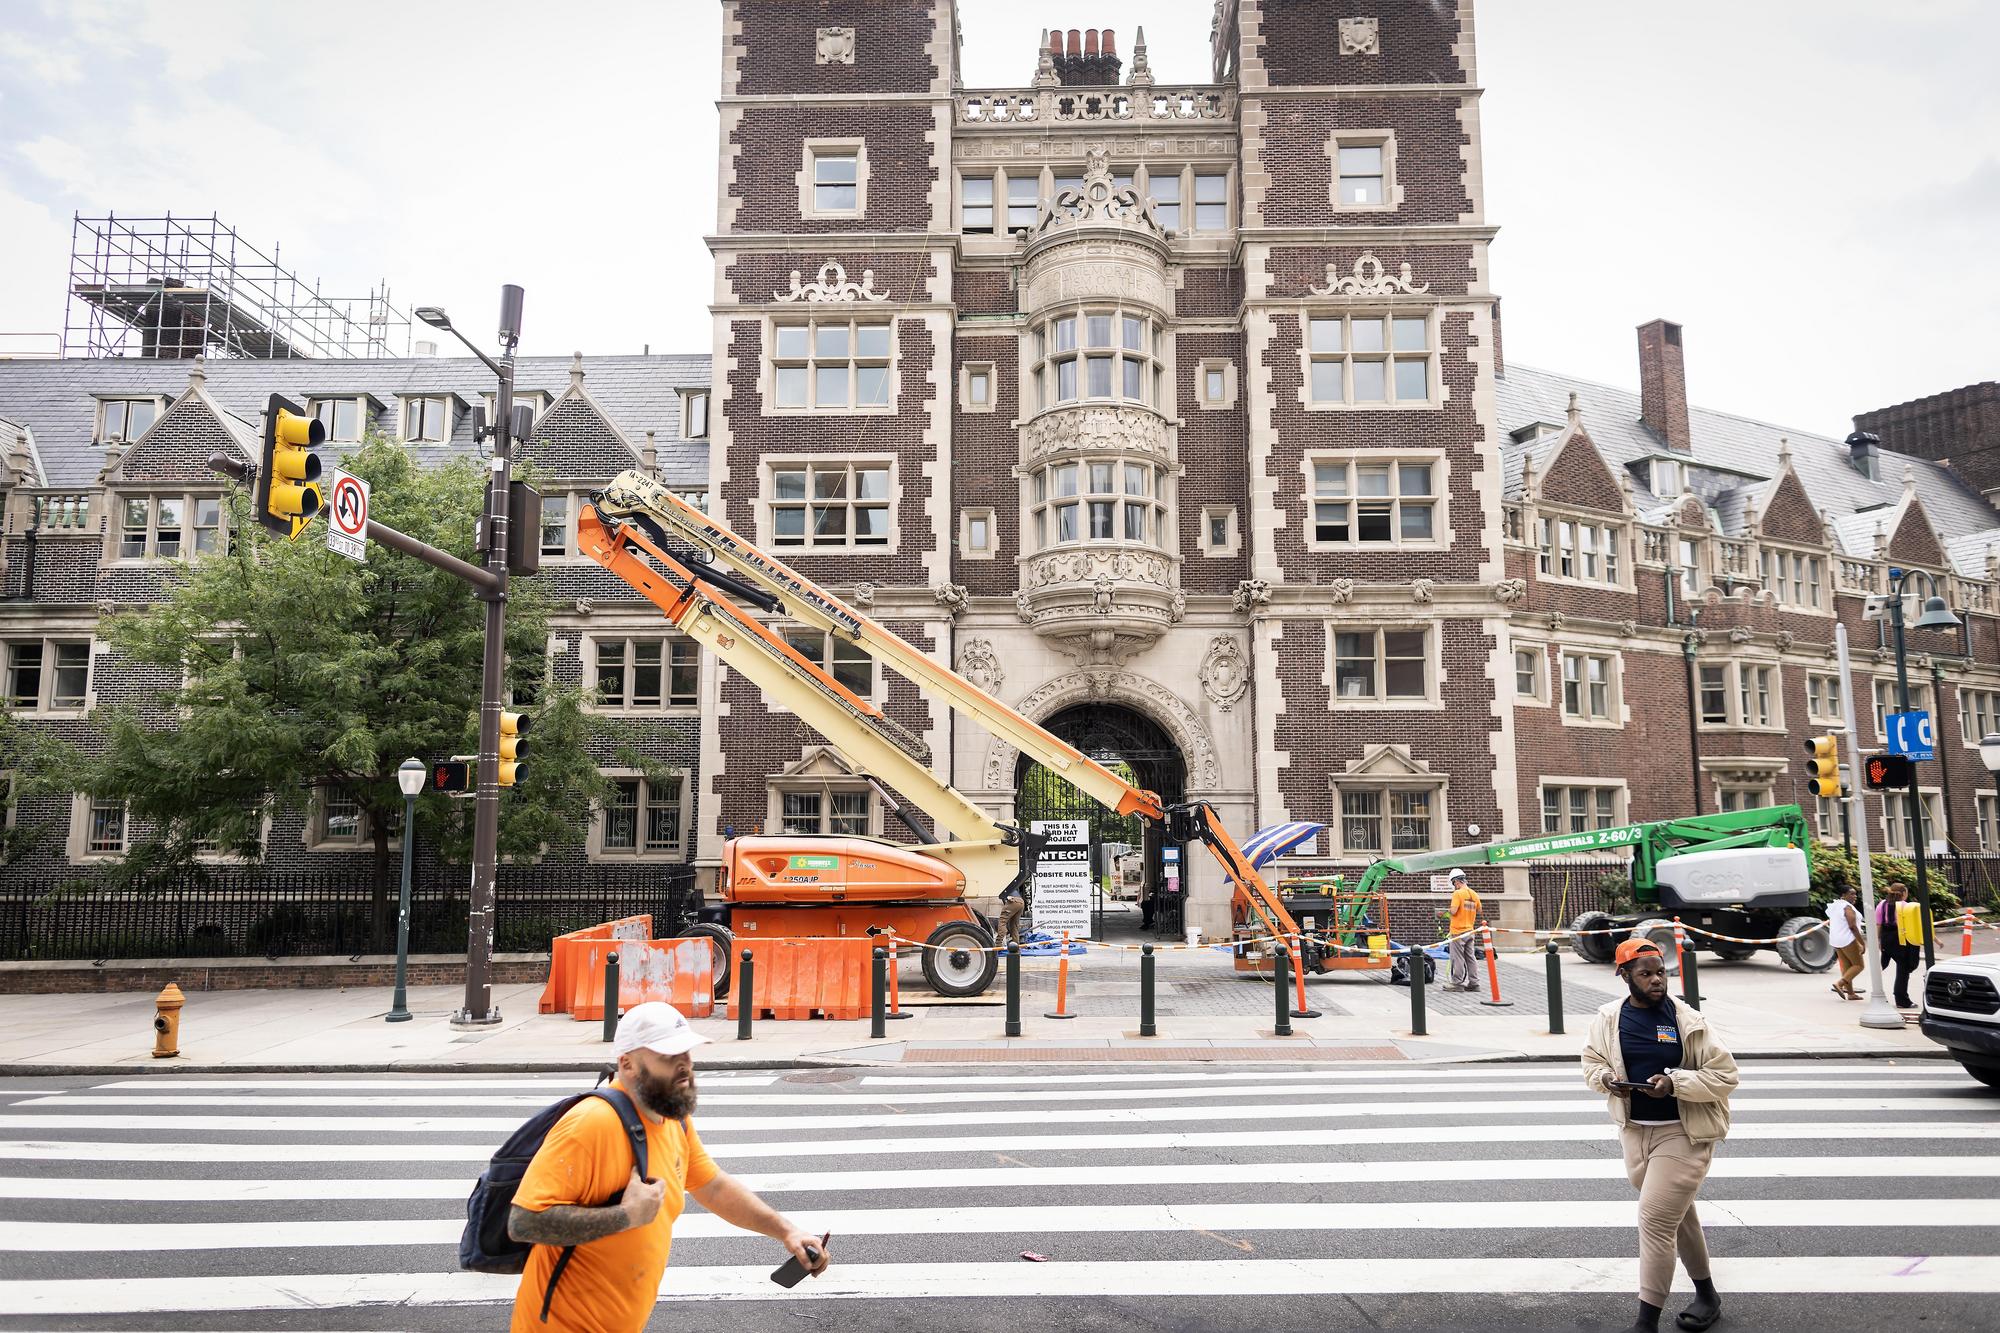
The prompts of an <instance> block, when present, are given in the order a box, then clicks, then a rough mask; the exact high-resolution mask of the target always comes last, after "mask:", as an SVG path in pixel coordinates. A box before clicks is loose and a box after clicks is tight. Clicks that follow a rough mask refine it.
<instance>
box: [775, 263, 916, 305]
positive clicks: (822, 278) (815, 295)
mask: <svg viewBox="0 0 2000 1333" xmlns="http://www.w3.org/2000/svg"><path fill="white" fill-rule="evenodd" d="M771 296H772V298H773V299H774V300H778V301H886V300H888V299H889V294H888V293H887V292H878V291H876V290H875V270H874V269H872V268H864V269H862V270H861V281H860V282H849V281H848V280H847V270H846V269H845V268H843V267H842V266H841V265H840V263H839V262H838V261H836V260H832V259H829V260H827V261H826V262H825V263H824V264H821V265H820V266H819V274H818V276H817V278H816V279H815V280H814V281H812V282H803V281H801V280H800V277H799V271H798V270H797V269H793V270H792V289H791V290H790V291H789V292H772V293H771Z"/></svg>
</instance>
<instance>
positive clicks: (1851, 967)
mask: <svg viewBox="0 0 2000 1333" xmlns="http://www.w3.org/2000/svg"><path fill="white" fill-rule="evenodd" d="M1826 925H1827V929H1826V938H1827V943H1829V944H1831V945H1832V946H1833V951H1834V953H1836V954H1838V955H1839V956H1840V977H1839V979H1838V980H1836V981H1835V982H1834V983H1833V993H1834V994H1835V995H1838V996H1839V997H1840V998H1841V999H1843V1000H1859V999H1861V998H1862V995H1861V992H1860V991H1858V990H1856V989H1854V978H1855V977H1857V976H1859V975H1860V973H1861V969H1862V967H1863V966H1864V965H1865V956H1864V955H1863V954H1862V952H1861V913H1859V912H1857V911H1855V910H1854V886H1853V885H1851V884H1850V885H1848V886H1847V887H1846V888H1844V889H1842V890H1840V892H1838V893H1836V894H1835V895H1834V896H1833V897H1832V898H1830V899H1828V900H1827V904H1826Z"/></svg>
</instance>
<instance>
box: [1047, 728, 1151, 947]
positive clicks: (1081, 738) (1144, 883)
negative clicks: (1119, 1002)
mask: <svg viewBox="0 0 2000 1333" xmlns="http://www.w3.org/2000/svg"><path fill="white" fill-rule="evenodd" d="M1042 725H1043V726H1045V727H1047V728H1048V729H1049V730H1050V731H1052V732H1054V733H1055V734H1056V735H1057V736H1059V737H1061V738H1062V739H1063V740H1064V741H1065V742H1067V743H1068V744H1070V745H1073V746H1075V747H1076V748H1077V749H1078V750H1081V751H1082V752H1083V753H1084V754H1086V755H1088V756H1090V757H1091V758H1092V759H1095V760H1096V761H1097V762H1098V763H1100V764H1103V765H1104V766H1105V767H1107V768H1109V769H1111V770H1112V771H1113V772H1115V773H1117V774H1118V775H1119V776H1120V777H1122V778H1124V779H1125V780H1126V781H1127V782H1130V783H1132V784H1133V785H1134V786H1137V787H1143V788H1145V789H1147V790H1149V791H1152V792H1155V793H1157V794H1158V795H1159V797H1160V799H1161V800H1162V801H1163V802H1165V803H1166V804H1168V805H1172V804H1174V803H1175V802H1178V801H1180V800H1182V799H1184V798H1185V796H1186V792H1187V761H1186V760H1185V759H1184V758H1183V757H1182V755H1181V751H1180V747H1179V746H1177V745H1176V744H1175V743H1174V739H1173V737H1172V736H1170V735H1168V734H1167V731H1166V729H1165V728H1164V727H1162V726H1161V725H1160V724H1159V723H1157V722H1155V721H1154V720H1153V719H1152V718H1150V717H1147V716H1146V715H1145V714H1144V713H1141V712H1139V711H1137V710H1136V709H1132V708H1128V707H1126V706H1124V705H1123V704H1116V703H1104V702H1091V703H1083V704H1074V705H1072V706H1070V707H1068V708H1065V709H1063V710H1061V711H1060V712H1058V713H1055V714H1054V715H1052V716H1051V717H1049V718H1047V719H1045V720H1044V721H1043V722H1042ZM1014 816H1015V820H1016V822H1017V823H1018V824H1019V825H1020V826H1021V827H1022V828H1031V827H1033V821H1034V820H1037V819H1081V820H1084V821H1086V822H1087V823H1088V824H1089V825H1090V845H1091V856H1092V862H1091V864H1092V870H1093V872H1094V876H1095V878H1096V882H1097V883H1098V884H1099V885H1100V886H1101V885H1102V884H1103V883H1104V882H1105V873H1106V872H1107V871H1109V872H1110V873H1111V874H1112V876H1113V877H1114V878H1116V877H1117V876H1119V875H1120V873H1121V872H1123V871H1128V870H1136V871H1137V879H1138V884H1137V885H1136V891H1137V894H1138V898H1137V902H1138V903H1139V904H1140V906H1141V908H1142V910H1143V912H1144V915H1145V916H1147V917H1150V918H1152V919H1153V923H1154V928H1155V929H1156V930H1158V931H1162V932H1164V931H1169V930H1178V929H1179V928H1180V926H1179V915H1180V913H1179V901H1178V900H1177V899H1176V900H1172V904H1173V905H1172V907H1171V908H1170V909H1169V910H1168V911H1167V912H1166V913H1165V914H1160V913H1156V912H1155V911H1153V910H1152V909H1153V908H1154V907H1155V906H1159V905H1164V904H1166V903H1168V902H1169V901H1170V900H1169V898H1168V895H1166V894H1165V892H1164V890H1165V888H1166V886H1167V856H1166V843H1165V842H1164V839H1163V834H1164V830H1163V829H1162V828H1161V827H1160V826H1159V825H1158V824H1156V823H1153V822H1152V821H1150V820H1142V819H1140V818H1138V817H1137V816H1135V815H1120V814H1118V813H1117V812H1116V811H1114V810H1110V809H1107V808H1106V807H1104V806H1102V805H1100V804H1098V803H1097V802H1096V801H1094V800H1092V799H1091V798H1090V797H1088V796H1086V795H1084V794H1083V793H1082V792H1080V791H1078V790H1077V789H1076V788H1075V787H1073V786H1071V785H1070V784H1069V783H1067V782H1065V781H1063V779H1062V778H1060V777H1059V776H1057V775H1056V774H1055V773H1054V772H1053V771H1051V770H1050V769H1047V768H1044V767H1043V766H1042V765H1041V764H1039V763H1036V762H1035V761H1034V760H1032V759H1030V758H1028V757H1027V756H1026V755H1022V756H1020V758H1019V759H1018V760H1017V762H1016V764H1015V769H1014ZM1120 845H1123V846H1126V847H1129V848H1131V849H1133V851H1132V853H1130V855H1132V856H1133V857H1134V858H1135V859H1134V861H1133V862H1132V863H1131V864H1129V865H1120V864H1117V863H1115V862H1114V861H1113V860H1112V858H1111V857H1110V856H1109V855H1107V850H1106V849H1110V848H1116V847H1118V846H1120ZM1176 855H1177V857H1179V858H1181V859H1180V861H1179V862H1178V863H1177V865H1176V867H1175V879H1176V881H1177V883H1178V886H1179V888H1180V890H1181V894H1182V896H1183V897H1184V896H1185V892H1186V886H1187V878H1186V875H1187V869H1186V865H1185V854H1184V853H1182V852H1180V851H1179V850H1178V849H1177V851H1176ZM1107 906H1108V905H1107ZM1122 920H1129V921H1130V922H1131V923H1132V924H1134V925H1137V924H1138V923H1139V921H1140V916H1139V915H1138V914H1135V913H1132V912H1129V911H1107V913H1106V918H1105V921H1104V922H1103V923H1101V924H1099V925H1098V926H1097V929H1095V930H1093V933H1101V931H1102V929H1104V928H1105V927H1106V926H1109V925H1111V924H1113V923H1116V922H1119V921H1122Z"/></svg>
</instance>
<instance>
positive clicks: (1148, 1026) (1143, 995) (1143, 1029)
mask: <svg viewBox="0 0 2000 1333" xmlns="http://www.w3.org/2000/svg"><path fill="white" fill-rule="evenodd" d="M1139 1035H1140V1036H1142V1037H1157V1036H1159V1035H1160V1029H1159V1024H1158V1023H1156V1022H1154V1021H1153V946H1152V945H1150V944H1145V945H1141V946H1140V948H1139Z"/></svg>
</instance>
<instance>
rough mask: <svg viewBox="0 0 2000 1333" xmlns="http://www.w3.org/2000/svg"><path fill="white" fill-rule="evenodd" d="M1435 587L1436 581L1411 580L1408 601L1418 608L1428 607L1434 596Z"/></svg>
mask: <svg viewBox="0 0 2000 1333" xmlns="http://www.w3.org/2000/svg"><path fill="white" fill-rule="evenodd" d="M1436 587H1437V580H1435V579H1411V580H1410V600H1411V601H1413V602H1415V603H1416V604H1417V605H1418V606H1429V605H1430V604H1431V600H1432V598H1433V596H1434V595H1435V593H1434V590H1435V589H1436Z"/></svg>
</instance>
